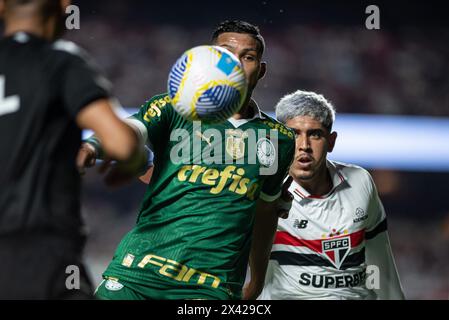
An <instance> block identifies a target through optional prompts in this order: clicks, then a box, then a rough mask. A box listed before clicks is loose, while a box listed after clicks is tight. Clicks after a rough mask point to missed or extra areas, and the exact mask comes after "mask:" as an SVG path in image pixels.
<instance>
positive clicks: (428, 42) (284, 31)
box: [68, 19, 449, 116]
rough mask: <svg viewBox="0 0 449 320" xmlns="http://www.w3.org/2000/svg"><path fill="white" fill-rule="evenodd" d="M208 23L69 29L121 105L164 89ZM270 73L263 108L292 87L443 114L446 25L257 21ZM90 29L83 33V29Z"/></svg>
mask: <svg viewBox="0 0 449 320" xmlns="http://www.w3.org/2000/svg"><path fill="white" fill-rule="evenodd" d="M212 27H213V25H212V26H211V27H207V28H204V27H189V28H188V29H187V28H185V27H183V26H181V25H178V26H177V25H151V24H139V25H138V26H135V25H127V26H123V25H122V24H109V23H108V22H107V21H103V20H101V19H92V20H87V21H83V26H82V28H83V32H72V33H70V35H69V37H68V38H70V39H72V40H74V41H76V42H77V43H80V44H81V45H82V46H83V47H84V48H86V49H87V50H88V51H89V52H90V53H91V54H92V55H93V56H94V57H95V58H97V62H98V63H99V65H100V67H101V68H102V69H103V70H104V71H105V72H106V74H107V75H108V76H109V78H110V79H111V80H112V82H113V83H114V85H115V92H116V94H117V95H118V96H119V97H120V99H121V101H122V103H123V105H124V106H129V107H136V106H139V105H140V104H142V103H143V101H144V100H145V99H146V98H149V97H150V96H152V95H153V94H155V93H160V92H163V91H165V90H166V82H167V74H168V70H169V69H170V67H171V66H172V64H173V63H174V61H175V60H176V59H177V58H178V57H179V56H180V55H181V54H182V52H184V51H185V50H187V49H188V48H190V47H193V46H196V45H201V44H205V43H208V42H209V41H210V36H211V28H212ZM262 33H263V34H264V36H265V39H266V42H267V51H266V54H265V59H266V60H267V62H268V67H269V69H268V70H269V72H268V74H267V76H266V78H265V79H264V80H262V82H261V84H260V85H259V87H258V90H257V92H256V98H257V99H258V100H259V101H260V103H261V107H262V108H263V109H264V110H266V111H271V110H273V109H274V105H275V104H276V102H277V101H278V100H279V97H280V96H281V95H284V94H286V93H288V92H293V91H295V90H297V89H298V86H301V87H303V88H307V89H309V90H313V91H317V92H321V93H322V94H323V95H325V96H326V97H330V99H331V100H332V101H333V103H334V104H335V106H336V107H337V111H339V112H341V113H380V114H408V115H430V116H449V82H448V81H447V75H448V74H449V60H448V59H447V57H448V56H449V47H448V46H447V43H449V30H447V29H442V30H439V31H438V32H437V33H432V34H433V36H432V37H429V33H428V32H423V31H421V30H419V29H404V30H401V31H397V32H395V33H394V34H393V33H388V32H384V31H375V32H370V31H367V30H366V29H364V28H355V27H344V26H340V27H323V26H316V27H314V26H302V25H293V26H286V27H283V28H273V29H271V28H263V27H262ZM86 35H88V36H86Z"/></svg>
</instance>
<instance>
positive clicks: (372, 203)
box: [365, 173, 387, 239]
mask: <svg viewBox="0 0 449 320" xmlns="http://www.w3.org/2000/svg"><path fill="white" fill-rule="evenodd" d="M367 175H368V183H369V191H370V196H369V205H368V223H367V226H366V236H365V237H366V238H367V239H372V238H374V237H376V236H377V235H378V234H379V233H381V232H384V231H386V230H387V217H386V214H385V209H384V206H383V205H382V202H381V200H380V198H379V194H378V192H377V188H376V185H375V184H374V181H373V179H372V177H371V175H369V173H367Z"/></svg>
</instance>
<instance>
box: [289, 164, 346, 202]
mask: <svg viewBox="0 0 449 320" xmlns="http://www.w3.org/2000/svg"><path fill="white" fill-rule="evenodd" d="M326 165H327V169H328V170H329V174H330V175H331V179H332V184H333V187H332V189H331V191H329V192H328V193H327V194H325V195H322V196H313V195H311V194H310V193H309V192H307V190H306V189H304V188H303V187H301V185H300V184H299V183H297V182H296V181H295V180H293V181H292V184H291V185H290V187H289V188H288V190H289V191H290V192H291V193H292V194H293V196H294V197H295V199H298V200H302V199H325V198H327V197H329V196H330V195H331V194H333V193H334V191H335V189H337V188H338V186H340V185H341V184H342V183H344V182H346V181H347V178H346V176H345V175H344V174H343V172H341V171H340V170H339V169H338V168H337V167H336V165H335V163H334V162H332V161H330V160H327V161H326Z"/></svg>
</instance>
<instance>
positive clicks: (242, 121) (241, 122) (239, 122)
mask: <svg viewBox="0 0 449 320" xmlns="http://www.w3.org/2000/svg"><path fill="white" fill-rule="evenodd" d="M249 104H250V107H252V108H253V110H254V116H253V117H252V118H248V119H238V120H237V119H234V118H233V117H230V118H228V121H229V122H230V123H231V124H232V125H233V126H234V127H235V128H238V127H240V126H242V125H244V124H245V123H248V122H249V121H251V120H254V119H265V117H264V116H263V114H262V113H261V112H260V109H259V106H258V105H257V102H256V101H255V100H254V99H251V101H250V103H249Z"/></svg>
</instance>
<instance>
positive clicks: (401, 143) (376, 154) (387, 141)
mask: <svg viewBox="0 0 449 320" xmlns="http://www.w3.org/2000/svg"><path fill="white" fill-rule="evenodd" d="M136 111H137V109H123V110H120V111H119V113H120V115H121V116H122V117H126V116H128V115H129V114H133V113H135V112H136ZM268 114H270V115H271V116H274V114H273V112H269V113H268ZM334 130H335V131H337V132H338V138H337V144H336V146H335V149H334V151H333V152H332V153H331V154H330V155H329V159H334V160H338V161H342V162H349V163H354V164H358V165H360V166H363V167H365V168H368V169H392V170H404V171H436V172H438V171H449V118H441V117H438V118H436V117H435V118H434V117H421V116H384V115H361V114H337V120H336V122H335V124H334ZM90 134H91V132H89V131H88V130H85V131H83V138H86V137H88V136H89V135H90Z"/></svg>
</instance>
